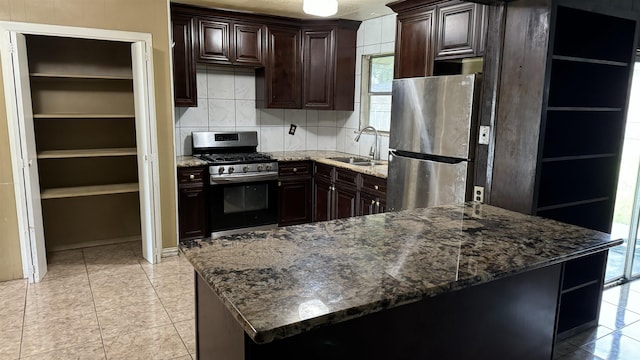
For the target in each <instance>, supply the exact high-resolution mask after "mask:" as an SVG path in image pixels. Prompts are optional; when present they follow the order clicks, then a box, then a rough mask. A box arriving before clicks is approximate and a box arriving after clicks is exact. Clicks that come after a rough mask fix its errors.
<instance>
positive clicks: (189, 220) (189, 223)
mask: <svg viewBox="0 0 640 360" xmlns="http://www.w3.org/2000/svg"><path fill="white" fill-rule="evenodd" d="M179 194H180V195H179V199H178V219H179V227H180V240H186V239H194V238H199V237H204V236H205V231H206V230H205V228H206V225H205V224H206V220H205V219H206V216H205V214H206V208H205V195H204V188H203V187H185V188H181V189H179Z"/></svg>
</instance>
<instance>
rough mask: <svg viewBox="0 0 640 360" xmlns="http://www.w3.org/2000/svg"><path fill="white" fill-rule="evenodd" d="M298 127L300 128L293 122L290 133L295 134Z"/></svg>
mask: <svg viewBox="0 0 640 360" xmlns="http://www.w3.org/2000/svg"><path fill="white" fill-rule="evenodd" d="M297 128H298V127H297V126H295V125H294V124H291V126H289V135H295V134H296V129H297Z"/></svg>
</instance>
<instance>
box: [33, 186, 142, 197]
mask: <svg viewBox="0 0 640 360" xmlns="http://www.w3.org/2000/svg"><path fill="white" fill-rule="evenodd" d="M138 189H139V187H138V183H127V184H111V185H95V186H75V187H65V188H53V189H46V190H43V191H42V192H41V193H40V198H41V199H43V200H46V199H62V198H71V197H80V196H95V195H110V194H124V193H132V192H138Z"/></svg>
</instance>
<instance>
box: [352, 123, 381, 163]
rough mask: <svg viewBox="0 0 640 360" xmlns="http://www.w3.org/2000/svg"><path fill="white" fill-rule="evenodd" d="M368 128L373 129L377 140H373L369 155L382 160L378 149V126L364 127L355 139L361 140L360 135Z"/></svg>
mask: <svg viewBox="0 0 640 360" xmlns="http://www.w3.org/2000/svg"><path fill="white" fill-rule="evenodd" d="M367 129H371V130H373V132H374V133H375V140H374V141H373V145H372V146H371V149H369V155H371V156H372V157H373V160H380V151H378V130H376V128H374V127H373V126H371V125H369V126H365V127H363V128H362V130H360V133H359V134H358V135H357V136H356V138H355V140H356V142H358V141H359V140H360V135H362V132H363V131H365V130H367Z"/></svg>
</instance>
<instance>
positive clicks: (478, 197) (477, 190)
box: [473, 186, 484, 203]
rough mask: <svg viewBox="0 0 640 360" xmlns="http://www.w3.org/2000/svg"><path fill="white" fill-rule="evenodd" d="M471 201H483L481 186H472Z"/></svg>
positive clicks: (482, 188)
mask: <svg viewBox="0 0 640 360" xmlns="http://www.w3.org/2000/svg"><path fill="white" fill-rule="evenodd" d="M473 201H476V202H479V203H482V202H484V187H482V186H474V187H473Z"/></svg>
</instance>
